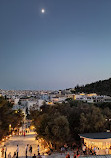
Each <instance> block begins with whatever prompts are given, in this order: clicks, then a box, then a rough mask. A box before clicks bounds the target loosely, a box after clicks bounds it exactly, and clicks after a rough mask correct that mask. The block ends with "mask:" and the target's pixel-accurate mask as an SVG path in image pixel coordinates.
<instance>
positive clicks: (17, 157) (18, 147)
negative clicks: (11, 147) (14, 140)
mask: <svg viewBox="0 0 111 158" xmlns="http://www.w3.org/2000/svg"><path fill="white" fill-rule="evenodd" d="M16 151H17V157H16V158H18V153H19V146H18V145H17V150H16Z"/></svg>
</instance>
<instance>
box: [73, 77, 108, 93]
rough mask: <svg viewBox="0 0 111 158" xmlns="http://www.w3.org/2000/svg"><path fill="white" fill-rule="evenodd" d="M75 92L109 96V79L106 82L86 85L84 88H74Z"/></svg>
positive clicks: (101, 81)
mask: <svg viewBox="0 0 111 158" xmlns="http://www.w3.org/2000/svg"><path fill="white" fill-rule="evenodd" d="M75 92H84V93H97V94H99V95H109V96H111V78H109V79H108V80H100V81H97V82H94V83H91V84H86V85H85V86H79V85H77V86H76V87H75Z"/></svg>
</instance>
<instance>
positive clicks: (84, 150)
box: [82, 145, 86, 155]
mask: <svg viewBox="0 0 111 158" xmlns="http://www.w3.org/2000/svg"><path fill="white" fill-rule="evenodd" d="M82 151H83V153H84V155H85V154H86V146H85V145H83V146H82Z"/></svg>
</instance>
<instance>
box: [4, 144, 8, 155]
mask: <svg viewBox="0 0 111 158" xmlns="http://www.w3.org/2000/svg"><path fill="white" fill-rule="evenodd" d="M4 148H5V158H6V157H7V147H6V145H4Z"/></svg>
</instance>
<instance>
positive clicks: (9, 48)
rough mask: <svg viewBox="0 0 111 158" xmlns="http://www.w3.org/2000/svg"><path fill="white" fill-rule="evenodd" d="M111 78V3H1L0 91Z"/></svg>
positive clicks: (104, 0) (60, 86) (29, 0)
mask: <svg viewBox="0 0 111 158" xmlns="http://www.w3.org/2000/svg"><path fill="white" fill-rule="evenodd" d="M42 8H44V9H45V12H44V13H42V12H41V9H42ZM110 77H111V0H0V89H36V90H42V89H44V90H48V89H52V90H53V89H65V88H70V87H74V86H76V85H77V84H80V85H82V84H86V83H90V82H94V81H97V80H104V79H108V78H110Z"/></svg>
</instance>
